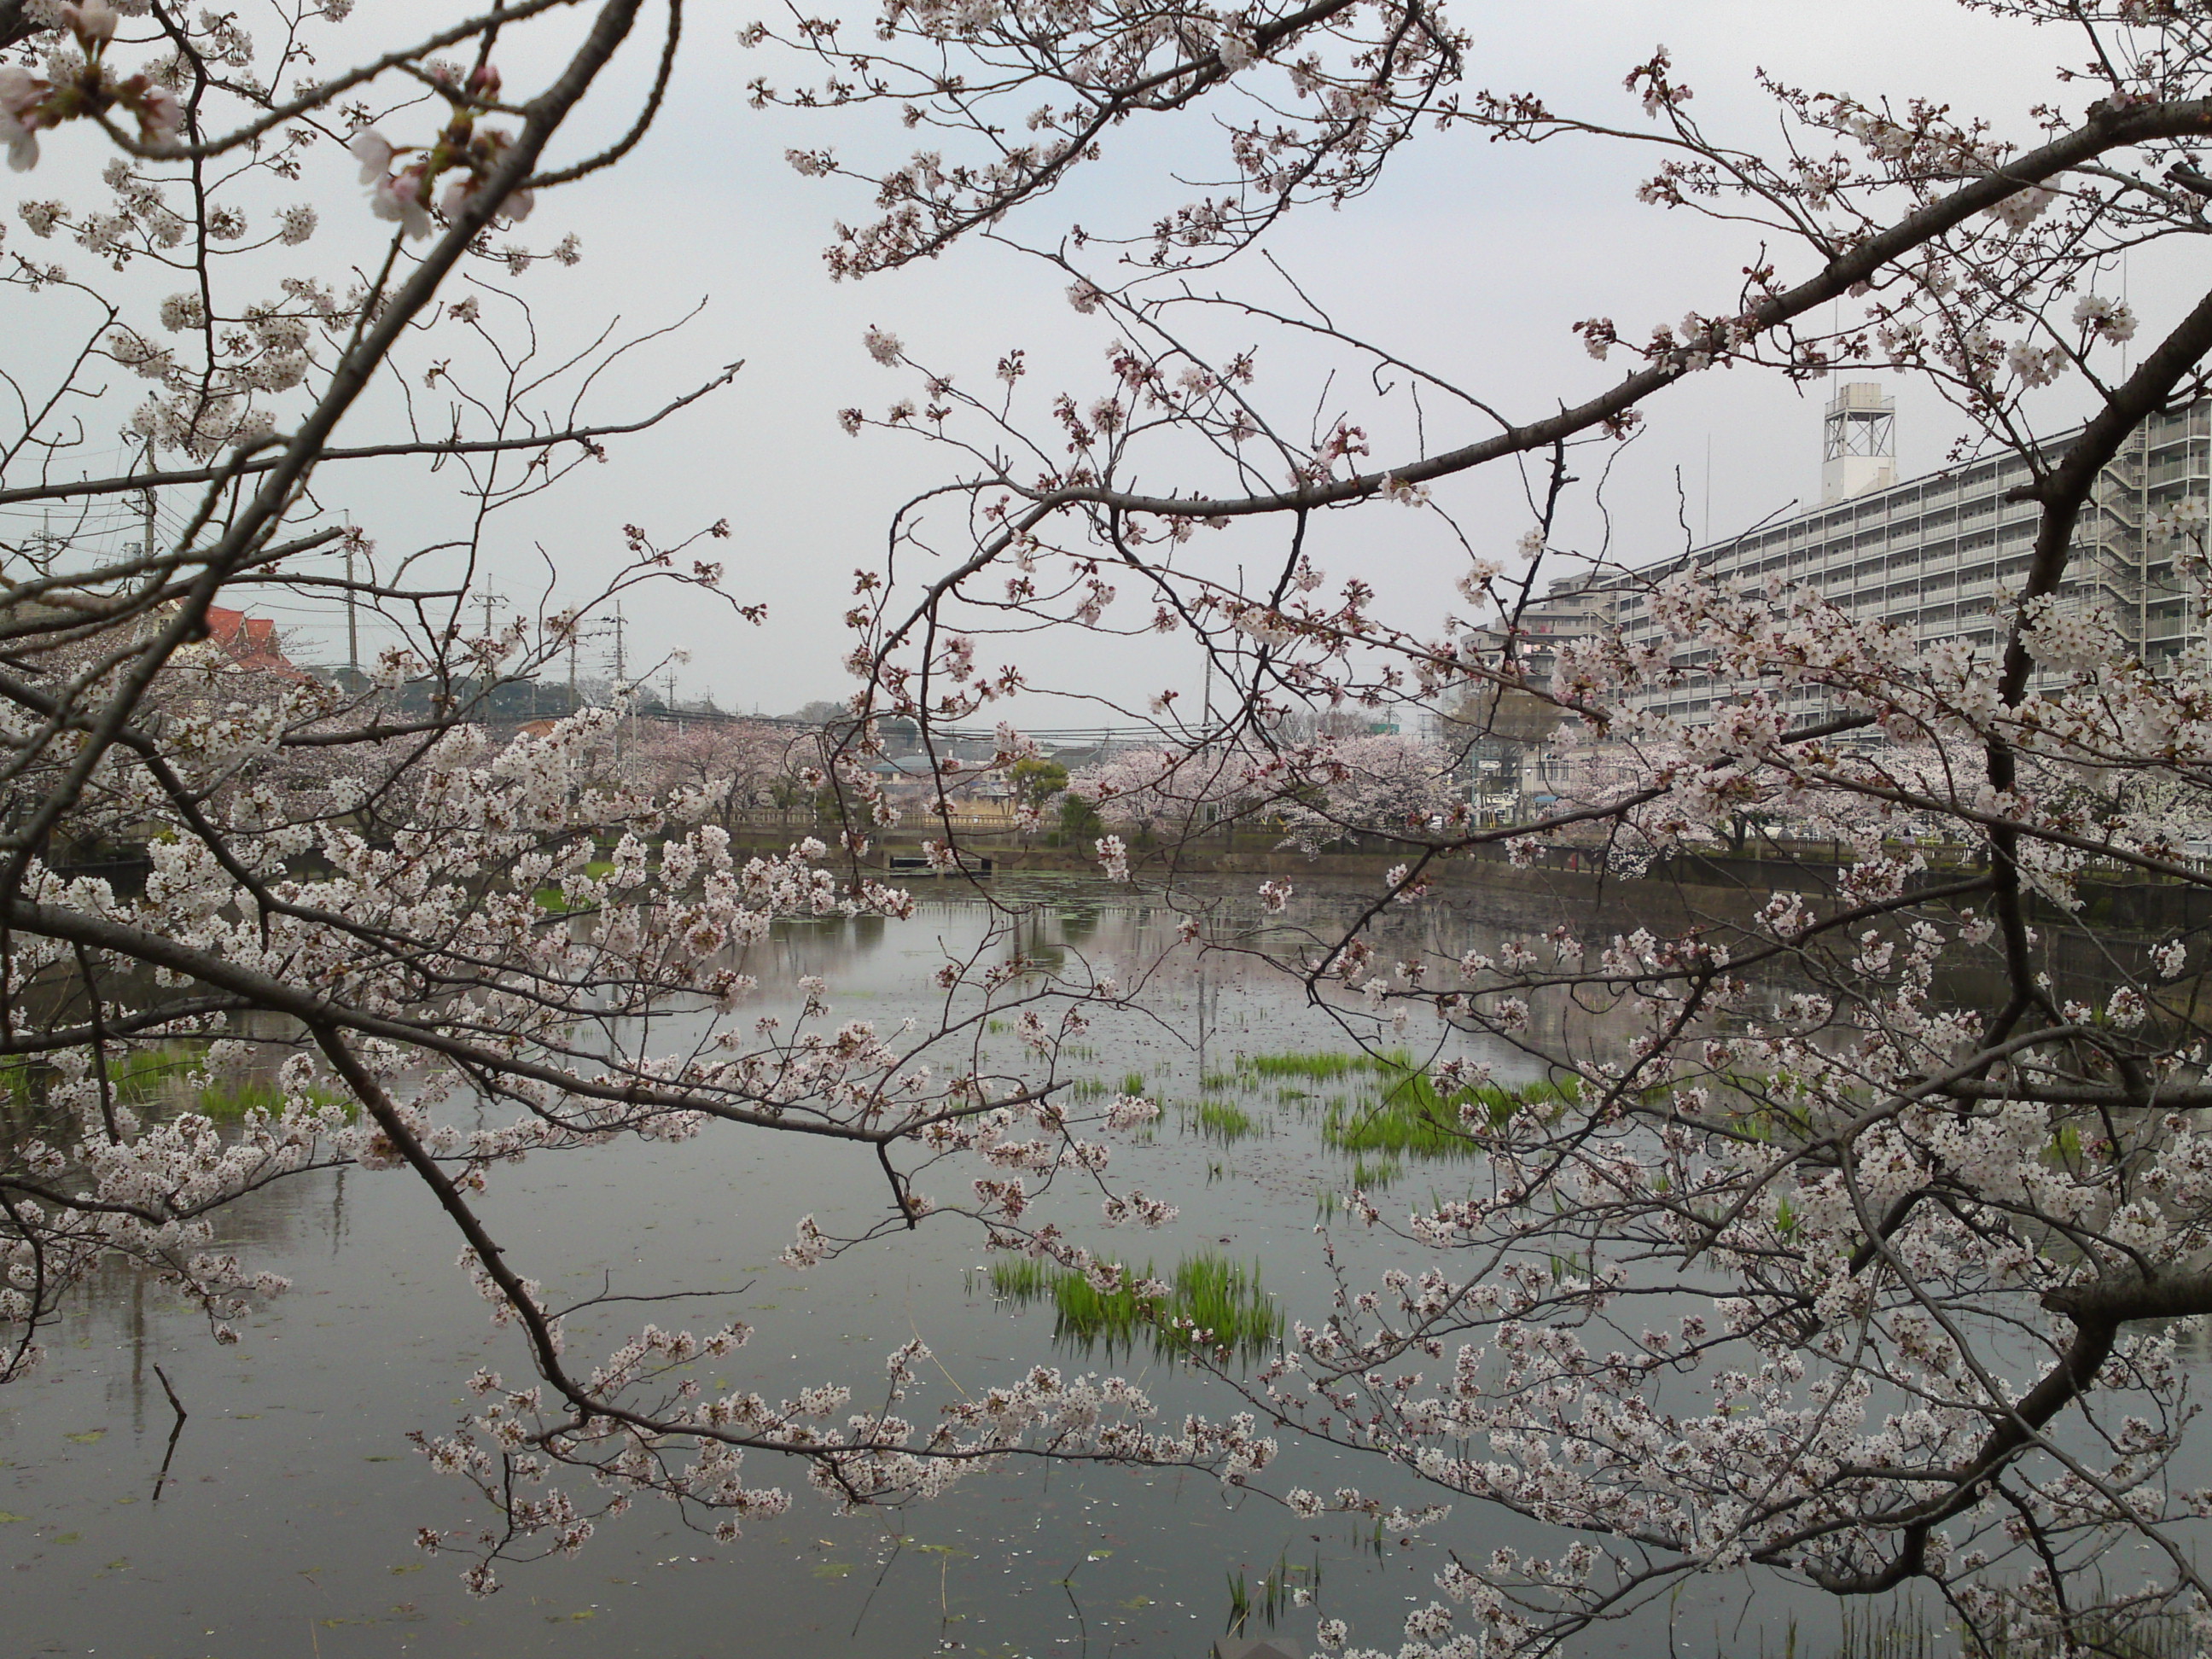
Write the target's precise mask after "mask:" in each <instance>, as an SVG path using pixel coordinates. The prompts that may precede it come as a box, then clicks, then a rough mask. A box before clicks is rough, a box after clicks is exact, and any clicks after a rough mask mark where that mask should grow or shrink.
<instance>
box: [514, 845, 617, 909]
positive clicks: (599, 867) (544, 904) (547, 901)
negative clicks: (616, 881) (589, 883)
mask: <svg viewBox="0 0 2212 1659" xmlns="http://www.w3.org/2000/svg"><path fill="white" fill-rule="evenodd" d="M614 868H615V864H614V860H612V859H593V860H592V861H591V862H590V863H588V864H586V866H584V873H585V874H586V876H588V877H590V878H592V880H593V881H603V880H605V878H607V877H609V876H611V875H612V874H613V873H614ZM531 896H532V898H534V899H535V900H537V902H538V908H539V909H541V910H544V911H547V912H550V914H552V915H556V916H562V915H568V909H569V905H568V898H567V896H565V895H564V894H562V891H561V884H560V883H558V882H548V883H547V884H545V885H544V886H543V887H541V888H539V889H538V890H537V891H536V892H535V893H533V894H532V895H531Z"/></svg>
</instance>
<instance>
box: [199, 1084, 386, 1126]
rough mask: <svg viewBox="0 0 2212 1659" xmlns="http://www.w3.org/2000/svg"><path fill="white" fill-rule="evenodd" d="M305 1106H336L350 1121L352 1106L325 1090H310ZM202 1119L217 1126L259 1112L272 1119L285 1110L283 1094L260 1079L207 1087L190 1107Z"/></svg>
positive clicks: (272, 1085) (345, 1100)
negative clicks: (208, 1120)
mask: <svg viewBox="0 0 2212 1659" xmlns="http://www.w3.org/2000/svg"><path fill="white" fill-rule="evenodd" d="M307 1099H308V1102H309V1103H311V1104H313V1105H316V1106H336V1107H338V1108H340V1109H343V1111H344V1113H345V1115H347V1116H348V1117H349V1118H350V1117H351V1116H353V1115H354V1112H355V1110H356V1108H355V1106H354V1103H353V1102H351V1101H349V1100H348V1099H346V1098H344V1097H343V1096H341V1095H337V1094H333V1093H332V1092H331V1091H330V1090H328V1089H319V1088H310V1089H309V1090H308V1091H307ZM192 1104H193V1106H194V1107H195V1108H196V1109H197V1110H198V1111H199V1112H200V1114H201V1115H203V1116H205V1117H208V1118H210V1119H212V1120H213V1121H216V1122H217V1123H238V1122H241V1121H244V1119H245V1117H246V1114H247V1113H248V1112H251V1111H253V1110H255V1109H259V1110H261V1111H264V1112H266V1113H268V1114H269V1115H270V1116H271V1117H275V1116H276V1115H277V1114H279V1113H280V1112H282V1111H283V1109H284V1091H283V1090H282V1089H280V1088H279V1087H277V1086H276V1084H274V1083H272V1082H270V1081H269V1080H267V1079H263V1078H250V1077H248V1078H234V1079H229V1080H228V1081H225V1082H221V1083H210V1084H209V1085H206V1086H205V1087H204V1088H203V1089H202V1090H201V1091H199V1094H198V1096H197V1098H195V1099H194V1101H193V1103H192Z"/></svg>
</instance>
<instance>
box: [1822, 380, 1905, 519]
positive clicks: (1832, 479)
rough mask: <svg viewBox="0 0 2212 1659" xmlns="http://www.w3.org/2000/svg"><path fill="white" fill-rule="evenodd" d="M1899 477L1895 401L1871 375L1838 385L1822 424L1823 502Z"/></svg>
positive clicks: (1887, 484)
mask: <svg viewBox="0 0 2212 1659" xmlns="http://www.w3.org/2000/svg"><path fill="white" fill-rule="evenodd" d="M1896 482H1897V402H1896V400H1895V399H1894V398H1885V397H1883V396H1882V393H1881V386H1880V385H1878V384H1877V383H1875V381H1872V380H1854V381H1851V382H1850V383H1849V384H1847V385H1844V386H1838V387H1837V388H1836V395H1835V396H1834V397H1833V398H1831V399H1830V400H1829V403H1828V413H1827V418H1826V420H1825V421H1824V422H1822V423H1821V428H1820V501H1821V503H1822V504H1823V505H1824V506H1825V505H1826V504H1827V503H1828V502H1831V501H1848V500H1850V498H1851V497H1852V496H1854V495H1864V494H1866V492H1867V491H1868V490H1869V489H1888V488H1889V487H1890V486H1891V485H1892V484H1893V483H1896Z"/></svg>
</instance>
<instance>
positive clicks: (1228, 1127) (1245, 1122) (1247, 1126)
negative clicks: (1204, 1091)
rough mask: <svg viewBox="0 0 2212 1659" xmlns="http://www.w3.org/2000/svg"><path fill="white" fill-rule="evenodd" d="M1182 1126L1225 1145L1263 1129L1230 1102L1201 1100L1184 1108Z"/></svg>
mask: <svg viewBox="0 0 2212 1659" xmlns="http://www.w3.org/2000/svg"><path fill="white" fill-rule="evenodd" d="M1182 1123H1183V1127H1184V1128H1185V1129H1188V1130H1190V1131H1192V1132H1193V1133H1196V1134H1199V1135H1200V1136H1203V1137H1204V1138H1205V1139H1207V1140H1218V1141H1219V1142H1220V1143H1221V1144H1222V1145H1223V1146H1233V1145H1235V1144H1236V1143H1237V1141H1240V1140H1243V1139H1249V1137H1251V1136H1253V1135H1256V1134H1259V1133H1262V1131H1263V1130H1264V1128H1265V1127H1266V1126H1264V1125H1263V1124H1262V1123H1261V1121H1260V1120H1259V1119H1257V1118H1255V1117H1254V1116H1253V1115H1252V1114H1251V1113H1249V1112H1248V1111H1246V1110H1245V1109H1243V1107H1242V1106H1239V1105H1238V1104H1237V1103H1236V1102H1234V1101H1231V1100H1201V1101H1200V1102H1199V1103H1197V1104H1196V1105H1195V1106H1186V1107H1184V1108H1183V1109H1182Z"/></svg>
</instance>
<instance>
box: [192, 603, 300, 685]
mask: <svg viewBox="0 0 2212 1659" xmlns="http://www.w3.org/2000/svg"><path fill="white" fill-rule="evenodd" d="M207 626H208V638H209V639H210V641H213V642H214V643H215V644H216V645H217V646H219V647H222V650H223V651H224V652H225V653H227V654H228V656H229V658H230V659H231V661H232V662H234V663H235V664H237V665H238V666H239V667H240V668H243V669H246V670H248V671H251V672H253V673H257V674H275V675H276V676H277V677H279V678H283V679H288V680H297V681H299V682H301V683H302V684H305V683H306V682H307V679H308V678H309V676H308V675H307V674H306V673H305V672H303V671H301V668H300V666H299V665H297V664H296V663H295V662H294V661H293V660H292V659H290V658H289V657H288V656H286V655H285V654H284V647H283V646H282V645H280V644H279V643H278V642H277V639H276V623H273V622H271V621H270V619H269V618H268V617H249V616H247V615H246V612H244V611H228V610H225V609H224V608H223V607H222V605H210V606H209V607H208V609H207Z"/></svg>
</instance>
